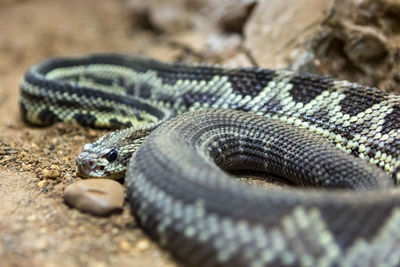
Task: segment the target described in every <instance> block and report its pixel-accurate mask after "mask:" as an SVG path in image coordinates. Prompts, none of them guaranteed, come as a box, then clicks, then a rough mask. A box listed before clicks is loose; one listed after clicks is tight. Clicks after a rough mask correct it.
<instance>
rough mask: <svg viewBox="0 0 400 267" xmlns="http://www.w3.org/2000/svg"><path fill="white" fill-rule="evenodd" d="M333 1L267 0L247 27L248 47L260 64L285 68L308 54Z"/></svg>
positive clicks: (246, 43)
mask: <svg viewBox="0 0 400 267" xmlns="http://www.w3.org/2000/svg"><path fill="white" fill-rule="evenodd" d="M330 5H331V1H329V0H304V1H293V0H263V1H260V2H259V3H258V4H257V6H256V7H255V9H254V11H253V12H252V14H251V16H250V18H249V20H248V21H247V23H246V25H245V29H244V33H245V46H246V48H247V50H248V51H249V52H250V53H251V54H252V56H253V58H254V59H256V61H257V63H258V65H259V66H262V67H267V68H285V67H287V65H288V64H289V63H291V62H292V61H294V60H295V59H297V57H298V56H299V55H301V54H302V53H305V52H306V51H307V49H308V48H309V45H310V42H311V40H312V38H313V37H314V36H315V34H316V33H317V31H318V29H319V25H320V24H321V23H322V22H323V20H324V19H325V18H326V11H327V10H329V7H330Z"/></svg>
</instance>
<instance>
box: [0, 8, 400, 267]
mask: <svg viewBox="0 0 400 267" xmlns="http://www.w3.org/2000/svg"><path fill="white" fill-rule="evenodd" d="M399 48H400V1H398V0H336V1H335V0H302V1H296V0H258V1H257V0H218V1H215V0H124V1H123V0H68V1H65V0H0V266H115V265H119V266H175V263H174V261H173V260H171V259H170V257H169V256H168V255H167V254H166V253H164V252H163V251H161V250H160V249H159V248H158V246H156V245H155V244H153V243H152V242H151V241H150V240H148V239H147V237H146V236H145V235H144V234H143V233H142V232H141V230H140V228H139V227H138V226H137V225H136V223H135V222H134V219H133V218H132V216H131V215H130V214H129V210H128V209H127V207H125V209H124V211H123V212H122V214H117V215H113V216H112V217H111V218H105V219H104V218H94V217H91V216H88V215H85V214H80V213H79V212H77V211H74V210H70V209H68V208H67V207H66V206H65V205H64V204H63V202H62V190H63V188H64V187H65V185H66V184H68V183H69V181H70V180H71V179H73V178H74V177H73V175H74V174H73V170H74V157H75V156H76V154H77V153H79V150H80V147H81V145H82V144H83V143H86V142H87V140H88V139H89V140H90V138H92V139H95V138H96V137H97V136H99V135H101V134H98V133H97V132H93V131H90V130H86V129H81V128H78V129H76V130H71V128H70V127H66V126H55V127H50V128H46V129H34V128H28V127H27V126H26V125H24V124H23V123H22V122H21V121H20V118H19V110H18V82H19V80H20V78H21V77H22V75H23V74H24V72H25V71H26V70H27V69H28V68H29V67H30V66H31V65H32V64H34V63H36V62H37V61H39V60H43V59H46V58H48V57H54V56H77V55H84V54H87V53H95V52H119V53H134V54H139V55H145V56H149V57H153V58H157V59H160V60H165V61H183V62H208V63H222V64H227V65H231V66H236V67H239V66H259V67H266V68H287V69H292V70H295V71H299V72H312V73H319V74H326V75H330V76H334V77H338V78H339V79H347V80H350V81H357V82H360V83H362V84H366V85H370V86H378V87H380V88H382V89H384V90H387V91H390V92H395V93H399V92H400V49H399ZM53 155H54V156H53ZM51 164H52V165H51ZM54 164H55V165H56V166H58V168H59V169H60V170H61V174H60V177H59V178H57V179H53V180H50V179H48V180H46V179H45V178H44V177H43V176H42V175H41V173H42V170H43V168H46V166H50V165H51V166H53V165H54Z"/></svg>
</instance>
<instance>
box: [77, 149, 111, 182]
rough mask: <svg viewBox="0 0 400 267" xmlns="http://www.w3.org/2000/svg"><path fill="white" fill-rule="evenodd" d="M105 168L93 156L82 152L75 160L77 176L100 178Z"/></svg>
mask: <svg viewBox="0 0 400 267" xmlns="http://www.w3.org/2000/svg"><path fill="white" fill-rule="evenodd" d="M104 168H105V166H104V165H103V164H101V162H98V160H96V159H95V158H94V155H93V154H91V153H87V152H82V153H81V154H79V155H78V157H77V158H76V169H77V173H78V175H79V176H82V177H96V176H101V175H102V173H103V172H104Z"/></svg>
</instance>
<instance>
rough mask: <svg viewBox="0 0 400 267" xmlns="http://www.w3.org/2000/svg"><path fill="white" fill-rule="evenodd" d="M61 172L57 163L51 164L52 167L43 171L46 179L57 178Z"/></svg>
mask: <svg viewBox="0 0 400 267" xmlns="http://www.w3.org/2000/svg"><path fill="white" fill-rule="evenodd" d="M60 174H61V172H60V168H59V167H58V166H57V165H51V166H50V169H45V170H43V172H42V175H43V177H44V178H46V179H56V178H57V177H59V176H60Z"/></svg>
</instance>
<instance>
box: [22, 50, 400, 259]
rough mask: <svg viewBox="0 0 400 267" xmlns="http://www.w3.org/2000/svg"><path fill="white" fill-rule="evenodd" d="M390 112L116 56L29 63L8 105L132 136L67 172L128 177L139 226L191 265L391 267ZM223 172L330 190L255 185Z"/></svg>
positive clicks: (286, 86) (372, 92)
mask: <svg viewBox="0 0 400 267" xmlns="http://www.w3.org/2000/svg"><path fill="white" fill-rule="evenodd" d="M399 103H400V99H399V97H398V96H394V95H389V94H387V93H385V92H383V91H381V90H379V89H377V88H371V87H366V86H362V85H358V84H354V83H350V82H347V81H337V80H334V79H332V78H327V77H321V76H314V75H304V74H294V73H291V72H288V71H273V70H266V69H255V68H241V69H231V68H226V67H221V66H206V65H184V64H168V63H162V62H158V61H154V60H150V59H144V58H137V57H132V56H127V55H116V54H104V55H91V56H87V57H82V58H68V59H67V58H59V59H50V60H48V61H45V62H42V63H39V64H37V65H35V66H33V67H32V68H31V69H30V70H29V71H28V72H27V73H26V75H25V77H24V79H23V80H22V82H21V97H20V105H21V110H22V114H23V117H24V118H25V120H27V121H28V122H30V123H33V124H37V125H49V124H52V123H55V122H58V121H77V122H78V123H80V124H82V125H87V126H91V127H99V128H126V127H130V126H132V127H131V128H127V129H125V130H120V131H116V132H113V133H111V134H109V135H106V136H105V137H102V138H101V139H99V140H98V141H96V142H95V143H93V144H87V145H85V146H84V148H83V152H82V154H81V155H80V156H79V157H78V159H77V164H78V168H77V169H78V173H80V175H82V176H86V177H109V178H119V177H121V176H123V175H124V173H125V170H126V169H127V171H126V176H125V183H126V185H127V189H128V191H127V196H128V200H129V203H130V205H131V207H132V210H133V212H134V214H135V215H136V216H137V218H138V220H139V222H140V223H141V225H142V226H143V227H144V228H145V229H146V230H147V231H148V232H149V233H150V234H151V236H152V237H154V238H155V239H157V240H158V241H159V242H160V243H161V244H162V245H163V246H165V247H167V248H168V249H170V250H171V251H172V252H173V253H174V255H176V256H177V257H179V258H180V259H181V260H182V261H183V262H185V263H186V264H189V265H197V266H266V265H271V266H277V265H293V266H399V265H400V248H399V244H400V208H399V204H400V194H399V191H398V189H397V188H395V187H394V186H393V185H394V184H397V183H398V181H399V180H400V171H399V162H400V159H399V157H400V137H399V134H400V104H399ZM200 109H202V110H201V111H198V110H200ZM188 111H193V112H189V113H187V112H188ZM183 113H185V114H183ZM180 114H183V115H180ZM176 115H180V116H178V117H176V118H173V117H175V116H176ZM132 153H133V156H132ZM129 160H130V163H129V165H128V167H126V165H127V163H128V161H129ZM234 170H251V171H257V172H259V171H262V172H268V173H273V174H276V175H278V176H282V177H284V178H286V179H287V180H289V181H291V182H292V183H295V184H300V185H304V186H309V187H316V186H322V187H325V188H333V189H335V188H336V190H329V191H328V190H326V189H315V188H313V189H307V190H305V189H296V190H294V189H285V190H283V189H274V188H256V187H255V186H253V185H248V184H244V183H242V182H240V181H237V180H235V179H234V178H232V176H231V175H230V174H229V172H231V171H234ZM344 188H347V190H344Z"/></svg>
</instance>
